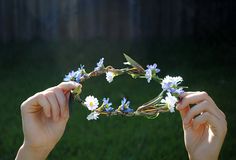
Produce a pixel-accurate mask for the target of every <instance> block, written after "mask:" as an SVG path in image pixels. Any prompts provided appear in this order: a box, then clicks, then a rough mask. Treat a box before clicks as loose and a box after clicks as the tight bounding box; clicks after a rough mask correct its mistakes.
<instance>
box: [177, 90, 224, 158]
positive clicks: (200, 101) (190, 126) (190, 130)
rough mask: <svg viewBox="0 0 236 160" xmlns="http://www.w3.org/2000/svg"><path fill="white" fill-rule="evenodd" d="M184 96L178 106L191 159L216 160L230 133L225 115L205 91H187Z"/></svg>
mask: <svg viewBox="0 0 236 160" xmlns="http://www.w3.org/2000/svg"><path fill="white" fill-rule="evenodd" d="M181 99H182V100H181V101H180V102H179V103H178V105H177V107H176V108H177V109H178V110H179V111H180V114H181V118H182V121H183V130H184V142H185V146H186V149H187V152H188V156H189V159H191V160H198V159H199V160H203V159H204V160H217V159H218V157H219V153H220V150H221V147H222V144H223V142H224V138H225V135H226V132H227V122H226V119H225V114H224V113H223V112H222V111H221V110H220V109H219V108H218V107H217V106H216V104H215V102H214V101H213V100H212V98H211V97H210V96H209V95H208V94H207V93H206V92H186V93H184V94H182V95H181ZM190 105H193V106H192V107H190Z"/></svg>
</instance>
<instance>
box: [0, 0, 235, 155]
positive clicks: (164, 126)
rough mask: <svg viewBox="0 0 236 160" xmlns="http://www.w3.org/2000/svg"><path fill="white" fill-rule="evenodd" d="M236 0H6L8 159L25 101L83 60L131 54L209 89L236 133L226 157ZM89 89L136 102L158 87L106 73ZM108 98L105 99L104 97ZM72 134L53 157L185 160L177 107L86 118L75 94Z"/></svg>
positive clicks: (2, 48)
mask: <svg viewBox="0 0 236 160" xmlns="http://www.w3.org/2000/svg"><path fill="white" fill-rule="evenodd" d="M235 17H236V1H234V0H224V1H221V0H214V1H213V0H207V1H206V0H205V1H203V0H178V1H176V0H149V1H142V0H112V1H111V0H67V1H63V0H40V1H38V0H0V81H1V84H0V90H1V92H0V131H1V134H0V159H1V160H5V159H6V160H7V159H13V158H14V157H15V155H16V152H17V150H18V148H19V147H20V145H21V144H22V141H23V135H22V127H21V116H20V108H19V107H20V104H21V103H22V102H23V101H24V100H25V99H26V98H28V97H29V96H31V95H33V94H34V93H36V92H38V91H42V90H44V89H46V88H48V87H50V86H54V85H56V84H58V83H60V82H61V81H62V79H63V77H64V75H65V74H67V73H68V72H69V71H70V70H72V69H75V70H76V69H77V68H78V67H79V64H84V65H85V68H86V70H87V71H91V70H93V68H94V67H95V65H96V62H97V61H98V60H99V59H100V58H101V57H104V58H105V65H109V64H111V65H113V66H114V67H123V65H122V63H123V62H124V61H125V59H124V57H123V53H127V54H128V55H130V56H131V57H132V58H134V59H135V60H136V61H137V62H139V63H140V64H141V65H143V67H146V65H147V64H153V63H157V65H158V68H160V69H161V72H160V76H161V77H164V76H165V75H167V74H168V75H172V76H177V75H180V76H182V77H183V78H184V80H185V81H184V85H187V86H189V89H187V90H195V91H202V90H205V91H207V92H208V93H209V95H211V96H212V98H213V99H214V100H215V102H216V104H217V105H218V106H219V108H220V109H221V110H222V111H223V112H225V114H226V116H227V121H228V134H227V137H226V140H225V143H224V146H223V149H222V152H221V154H220V159H227V160H229V159H236V154H235V153H234V148H235V145H236V137H235V133H234V132H235V131H236V123H235V121H236V115H235V113H236V107H235V103H234V99H235V96H236V94H235V93H236V92H235V88H236V85H235V81H236V76H235V69H236V67H235V60H236V53H235V51H236V21H235ZM83 85H84V87H83V94H82V97H86V96H87V95H89V94H92V95H94V96H96V97H98V98H99V99H100V100H101V99H102V98H103V97H104V96H105V97H110V99H111V100H112V102H113V104H114V105H119V104H120V100H121V98H122V97H123V96H126V97H127V98H128V99H129V100H131V105H132V106H133V108H136V106H139V105H141V104H142V103H144V102H146V101H148V100H149V99H151V98H153V97H155V96H156V95H157V94H158V93H159V92H160V86H159V85H158V84H155V83H153V82H152V83H150V84H148V83H147V82H146V81H145V80H142V79H141V80H135V81H134V80H132V79H131V78H130V77H129V76H121V77H118V78H116V79H115V80H114V82H112V83H111V84H108V83H107V82H106V80H105V76H102V77H98V78H94V79H91V80H89V81H87V82H85V83H84V84H83ZM100 103H101V101H100ZM71 105H72V108H73V112H72V113H71V118H70V120H69V123H68V126H67V129H66V131H65V135H64V136H63V138H62V139H61V141H60V142H59V144H58V145H57V146H56V148H55V149H54V151H53V152H52V153H51V154H50V156H49V158H48V159H72V160H73V159H92V160H93V159H101V160H106V159H107V160H110V159H115V160H118V159H122V160H139V159H140V160H143V159H187V153H186V151H185V147H184V143H183V132H182V128H181V120H180V116H179V113H178V112H176V113H165V114H161V115H160V116H159V117H158V118H157V119H155V120H148V119H146V118H143V117H136V118H125V117H111V118H108V117H101V118H100V119H99V120H98V121H93V122H90V121H89V122H88V121H87V120H86V116H87V114H88V111H87V110H86V109H85V108H83V107H82V106H81V105H80V104H78V103H77V102H73V103H72V104H71Z"/></svg>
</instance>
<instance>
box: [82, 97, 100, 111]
mask: <svg viewBox="0 0 236 160" xmlns="http://www.w3.org/2000/svg"><path fill="white" fill-rule="evenodd" d="M84 104H85V105H86V106H87V108H88V109H89V110H90V111H93V110H95V109H96V108H98V105H99V103H98V99H97V98H95V97H94V96H87V97H86V98H85V102H84Z"/></svg>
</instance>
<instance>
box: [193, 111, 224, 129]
mask: <svg viewBox="0 0 236 160" xmlns="http://www.w3.org/2000/svg"><path fill="white" fill-rule="evenodd" d="M206 123H207V124H206ZM204 124H206V125H210V127H211V129H212V130H213V132H214V133H218V132H219V131H218V130H219V129H220V125H221V123H220V121H219V119H218V118H217V117H215V116H214V115H213V114H211V113H209V112H204V113H202V114H201V115H199V116H197V117H196V118H194V120H193V128H194V129H195V130H196V129H198V128H199V127H200V126H201V125H204Z"/></svg>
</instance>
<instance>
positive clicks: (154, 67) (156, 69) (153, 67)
mask: <svg viewBox="0 0 236 160" xmlns="http://www.w3.org/2000/svg"><path fill="white" fill-rule="evenodd" d="M147 68H148V69H150V70H151V71H152V72H154V73H158V72H160V69H159V68H157V64H156V63H154V64H153V65H147Z"/></svg>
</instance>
